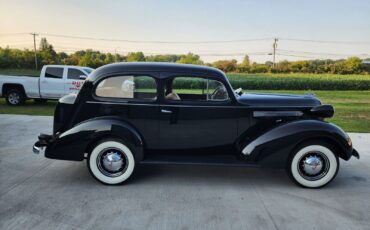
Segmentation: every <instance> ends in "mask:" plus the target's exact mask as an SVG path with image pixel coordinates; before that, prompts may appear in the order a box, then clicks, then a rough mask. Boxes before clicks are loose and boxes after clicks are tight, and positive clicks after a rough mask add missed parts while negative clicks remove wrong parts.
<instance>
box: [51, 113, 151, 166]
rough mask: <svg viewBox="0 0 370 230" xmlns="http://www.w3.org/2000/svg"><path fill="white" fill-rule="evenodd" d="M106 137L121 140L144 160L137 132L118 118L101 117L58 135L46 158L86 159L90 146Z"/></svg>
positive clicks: (139, 158) (136, 155)
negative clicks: (85, 154)
mask: <svg viewBox="0 0 370 230" xmlns="http://www.w3.org/2000/svg"><path fill="white" fill-rule="evenodd" d="M105 137H113V138H119V139H122V140H124V141H125V142H127V143H128V144H129V145H130V146H131V147H132V148H134V151H135V158H136V159H137V160H139V161H140V160H141V159H142V158H143V145H144V143H143V140H142V138H141V136H140V134H139V133H138V132H137V130H136V129H135V128H134V127H133V126H132V125H131V124H129V123H128V122H125V121H124V120H121V119H119V118H117V117H99V118H94V119H90V120H87V121H84V122H82V123H80V124H77V125H75V126H74V127H73V128H71V129H69V130H67V131H65V132H63V133H61V134H59V135H57V136H56V137H55V138H54V140H53V141H52V142H51V143H50V144H49V145H48V146H47V148H46V150H45V156H46V157H48V158H53V159H62V160H76V161H81V160H83V159H84V153H85V152H86V151H87V150H88V148H89V146H91V145H92V144H94V143H95V142H96V141H98V140H99V139H102V138H105Z"/></svg>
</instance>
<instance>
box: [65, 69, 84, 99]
mask: <svg viewBox="0 0 370 230" xmlns="http://www.w3.org/2000/svg"><path fill="white" fill-rule="evenodd" d="M66 70H67V78H66V81H65V84H64V90H65V94H70V93H75V94H77V93H78V91H80V89H81V87H82V85H83V83H84V81H85V79H86V77H87V74H86V73H84V72H83V71H82V70H80V69H77V68H73V67H68V68H66Z"/></svg>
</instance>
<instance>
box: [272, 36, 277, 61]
mask: <svg viewBox="0 0 370 230" xmlns="http://www.w3.org/2000/svg"><path fill="white" fill-rule="evenodd" d="M277 42H278V39H277V38H274V43H273V44H272V48H273V52H272V55H273V57H272V68H275V56H276V48H277Z"/></svg>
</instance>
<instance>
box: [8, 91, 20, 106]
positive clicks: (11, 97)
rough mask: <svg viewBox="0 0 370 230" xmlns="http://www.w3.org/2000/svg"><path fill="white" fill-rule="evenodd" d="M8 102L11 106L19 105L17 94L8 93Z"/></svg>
mask: <svg viewBox="0 0 370 230" xmlns="http://www.w3.org/2000/svg"><path fill="white" fill-rule="evenodd" d="M8 100H9V102H10V103H11V104H13V105H16V104H18V103H19V95H18V94H17V93H10V94H9V95H8Z"/></svg>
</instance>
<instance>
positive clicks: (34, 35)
mask: <svg viewBox="0 0 370 230" xmlns="http://www.w3.org/2000/svg"><path fill="white" fill-rule="evenodd" d="M31 35H32V36H33V51H34V53H35V68H36V70H37V53H36V36H38V35H39V34H36V33H31Z"/></svg>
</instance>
